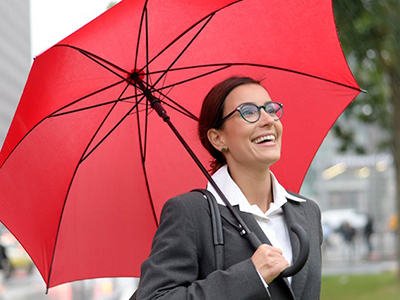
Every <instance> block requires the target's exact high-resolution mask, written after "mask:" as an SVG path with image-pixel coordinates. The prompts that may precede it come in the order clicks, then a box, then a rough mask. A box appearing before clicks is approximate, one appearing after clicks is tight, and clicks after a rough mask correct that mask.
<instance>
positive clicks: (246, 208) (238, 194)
mask: <svg viewBox="0 0 400 300" xmlns="http://www.w3.org/2000/svg"><path fill="white" fill-rule="evenodd" d="M270 173H271V176H272V188H273V195H274V202H273V203H271V205H270V208H269V210H268V211H267V212H266V213H265V214H264V213H263V212H262V211H261V209H260V208H259V207H258V206H257V205H250V203H249V202H248V201H247V199H246V197H245V196H244V194H243V193H242V191H241V190H240V188H239V187H238V185H237V184H236V183H235V182H234V181H233V179H232V177H231V176H230V175H229V172H228V166H227V165H224V166H222V167H221V168H219V169H218V171H217V172H215V173H214V175H213V176H212V178H213V179H214V181H215V183H216V184H217V185H218V187H219V188H220V189H221V191H222V192H223V193H224V195H225V197H226V198H227V199H228V200H229V202H230V203H231V205H232V206H234V205H239V210H240V211H242V212H248V213H251V214H255V215H258V216H262V217H265V216H267V215H270V214H273V213H274V212H276V211H278V210H279V209H280V208H281V207H282V206H283V205H284V204H285V203H286V202H287V199H289V200H293V201H297V202H305V201H306V200H304V199H301V198H298V197H296V196H294V195H291V194H289V193H288V192H287V191H286V190H285V188H284V187H283V186H282V185H280V183H279V182H278V180H277V179H276V177H275V175H274V174H273V173H272V172H271V171H270ZM207 189H208V190H209V191H211V192H212V193H213V195H214V196H215V198H216V200H217V203H218V204H222V205H225V203H224V202H223V201H222V199H221V198H220V197H219V195H218V194H217V192H216V191H215V189H214V188H213V187H212V185H211V184H210V183H208V185H207Z"/></svg>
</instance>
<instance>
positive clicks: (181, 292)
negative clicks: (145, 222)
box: [137, 198, 269, 300]
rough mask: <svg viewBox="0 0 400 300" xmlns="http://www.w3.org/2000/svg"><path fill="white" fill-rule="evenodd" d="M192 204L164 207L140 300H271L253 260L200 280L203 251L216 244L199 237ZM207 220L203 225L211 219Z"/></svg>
mask: <svg viewBox="0 0 400 300" xmlns="http://www.w3.org/2000/svg"><path fill="white" fill-rule="evenodd" d="M188 202H189V201H180V200H179V198H173V199H171V200H169V201H168V202H167V203H166V204H165V205H164V208H163V211H162V214H161V222H160V226H159V228H158V230H157V232H156V234H155V237H154V240H153V245H152V251H151V254H150V256H149V258H148V259H147V260H146V261H145V262H144V263H143V264H142V269H141V278H140V283H139V288H138V293H137V299H138V300H150V299H163V300H167V299H173V300H184V299H191V300H196V299H199V300H200V299H201V300H211V299H212V300H215V299H218V300H225V299H226V300H231V299H269V296H268V293H267V291H266V290H265V288H264V286H263V284H262V282H261V280H260V278H259V276H258V273H257V270H256V268H255V267H254V264H253V263H252V261H251V259H246V260H244V261H242V262H240V263H238V264H236V265H233V266H231V267H229V268H228V269H227V270H217V271H214V272H212V273H210V274H209V275H208V276H207V277H206V278H203V279H199V278H198V274H199V268H200V263H199V247H202V246H204V244H205V245H208V246H210V245H211V247H212V244H208V243H204V241H202V240H200V239H199V235H198V234H196V231H197V230H198V229H199V228H202V226H197V227H196V223H195V222H199V218H196V219H195V220H194V219H193V214H192V212H191V210H193V208H192V207H189V205H190V203H189V204H188ZM203 217H204V218H203V222H206V221H208V219H209V218H210V217H209V215H208V214H203ZM198 227H199V228H198Z"/></svg>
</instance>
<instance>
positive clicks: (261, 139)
mask: <svg viewBox="0 0 400 300" xmlns="http://www.w3.org/2000/svg"><path fill="white" fill-rule="evenodd" d="M265 141H269V142H274V141H275V136H273V135H266V136H262V137H260V138H258V139H255V140H254V141H253V143H254V144H259V143H262V142H265Z"/></svg>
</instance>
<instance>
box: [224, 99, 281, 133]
mask: <svg viewBox="0 0 400 300" xmlns="http://www.w3.org/2000/svg"><path fill="white" fill-rule="evenodd" d="M271 103H273V104H277V105H278V106H279V109H280V110H281V111H282V115H281V116H280V117H279V118H278V119H274V121H279V120H280V119H281V118H282V117H283V104H282V103H279V102H275V101H268V102H267V103H265V104H264V105H260V106H258V105H257V104H254V103H243V104H240V105H239V106H238V107H236V108H235V109H234V110H233V111H231V112H230V113H229V114H227V115H226V116H225V117H223V118H222V119H221V121H219V122H218V124H217V125H216V127H219V126H221V125H222V124H223V123H224V122H225V121H226V120H227V119H228V118H229V117H231V116H232V115H233V114H234V113H235V112H237V111H238V112H239V114H240V116H241V117H242V119H243V120H245V121H246V122H248V123H251V124H252V123H256V122H257V121H258V120H260V117H261V112H260V110H261V108H263V109H264V111H265V112H266V113H267V114H269V113H268V112H267V111H266V108H267V105H269V104H271ZM249 104H251V105H254V106H255V107H257V111H258V118H257V120H255V121H249V120H247V119H246V118H245V117H244V116H243V115H242V112H241V111H240V109H241V108H242V107H243V106H245V105H249ZM269 115H270V114H269Z"/></svg>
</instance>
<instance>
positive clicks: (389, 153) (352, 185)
mask: <svg viewBox="0 0 400 300" xmlns="http://www.w3.org/2000/svg"><path fill="white" fill-rule="evenodd" d="M84 2H85V4H82V1H68V3H69V4H68V6H69V7H70V8H71V12H68V10H67V8H66V7H67V6H65V7H63V5H65V4H61V1H44V0H42V1H41V0H32V1H29V0H18V1H15V0H0V146H1V145H2V143H3V141H4V138H5V136H6V134H7V130H8V128H9V126H10V123H11V120H12V117H13V114H14V112H15V109H16V107H17V104H18V101H19V98H20V96H21V93H22V91H23V87H24V85H25V82H26V79H27V76H28V74H29V70H30V67H31V64H32V61H33V58H34V57H35V55H38V54H39V53H40V52H42V51H44V50H46V48H48V47H50V46H51V45H52V44H54V43H56V42H58V41H59V40H61V39H62V38H64V37H65V36H66V35H68V34H70V33H72V32H73V31H74V30H76V29H78V28H79V27H80V26H82V25H84V24H85V23H86V22H88V21H90V20H91V19H93V18H94V17H96V16H97V15H99V14H101V13H102V12H103V11H105V10H106V9H107V8H108V7H109V6H110V5H112V4H113V1H108V0H105V1H87V0H84ZM114 2H115V1H114ZM339 2H340V1H334V4H335V3H336V4H335V5H334V8H335V9H336V10H338V11H341V10H343V11H345V10H346V11H351V9H354V11H355V12H357V13H358V14H359V15H360V16H361V15H362V16H363V17H364V19H363V20H360V19H356V17H354V16H352V17H350V16H345V15H344V14H340V16H338V17H337V22H338V31H339V37H340V38H341V41H342V42H344V43H343V48H344V51H345V55H346V57H347V59H348V61H349V65H350V67H351V68H352V71H353V72H354V73H355V77H356V79H357V80H360V82H359V84H360V86H361V87H362V88H365V89H367V90H368V93H366V94H362V95H360V96H359V97H358V98H357V99H356V101H355V103H353V104H352V105H351V107H349V108H348V109H347V110H346V112H345V113H344V114H343V116H341V117H340V118H339V120H338V121H337V124H336V125H335V127H334V128H333V129H332V130H331V132H330V133H329V134H328V135H327V137H326V139H325V141H324V142H323V144H322V145H321V148H320V150H319V151H318V153H317V155H316V157H315V159H314V161H313V163H312V164H311V166H310V169H309V171H308V173H307V176H306V178H305V181H304V184H303V187H302V190H301V194H303V195H304V196H306V197H309V198H312V199H314V200H315V201H316V202H317V203H318V204H319V206H320V208H321V210H322V222H323V230H324V244H323V248H322V250H323V275H324V276H331V275H332V276H333V275H341V276H342V275H343V276H345V275H349V274H382V273H387V272H392V273H395V274H397V273H398V272H399V271H398V257H399V254H398V243H399V238H398V213H397V211H398V200H397V199H398V192H397V186H398V181H397V179H396V178H397V177H396V163H398V156H397V155H396V153H397V152H396V148H395V144H394V142H393V141H394V138H393V136H394V135H395V133H396V128H397V127H396V124H393V122H390V121H387V120H389V119H390V118H394V117H393V115H391V113H390V111H391V109H392V108H393V107H392V106H393V104H392V102H391V101H394V100H393V99H396V100H397V102H400V101H399V98H396V97H397V96H396V95H398V94H399V91H398V89H399V86H397V90H395V89H393V88H392V85H391V84H392V82H395V76H399V75H396V74H398V71H397V73H396V74H395V75H393V74H392V73H390V72H389V71H390V70H391V69H390V68H394V67H397V69H399V67H400V65H399V64H397V65H394V67H393V66H392V64H394V63H399V60H398V57H394V56H393V55H394V54H393V53H396V52H395V51H396V49H397V50H398V48H399V45H397V46H396V47H397V48H396V47H395V46H393V45H392V44H390V43H389V42H386V43H384V46H382V45H378V46H377V45H375V44H374V43H372V42H371V41H369V40H368V41H367V40H366V39H365V40H363V39H364V38H363V34H364V35H365V34H366V35H367V34H368V32H367V31H366V30H367V29H366V27H368V26H369V27H370V28H371V27H372V28H374V26H380V25H382V24H383V23H382V24H381V23H379V24H380V25H379V24H376V23H374V22H375V21H377V20H381V18H385V17H384V16H381V15H380V14H383V13H386V14H387V15H386V19H387V20H388V21H389V22H391V23H389V24H388V26H387V27H388V29H386V30H389V31H388V32H389V33H387V32H384V31H383V29H380V30H379V34H381V35H382V36H381V39H382V40H384V39H385V38H386V35H390V34H392V39H393V40H394V38H393V37H394V36H396V32H397V33H398V32H399V28H400V26H399V22H398V21H394V19H391V16H392V15H391V14H390V13H391V11H390V10H389V8H390V5H392V4H393V2H392V1H380V3H381V5H386V6H385V7H386V10H385V9H384V8H385V7H383V8H382V7H375V6H374V5H373V4H372V2H371V1H356V2H359V4H358V5H359V6H357V7H343V6H342V7H341V6H340V5H341V4H340V3H339ZM382 3H383V4H382ZM46 5H47V6H46ZM354 5H355V6H356V4H354ZM350 6H351V5H350ZM46 7H47V8H46ZM57 9H59V10H60V11H63V13H64V16H65V17H66V19H67V20H66V21H64V22H68V20H71V21H70V22H71V23H73V22H74V24H72V25H71V26H75V27H74V28H72V27H71V28H64V27H63V26H62V25H58V26H57V25H52V24H51V23H49V22H50V21H48V23H46V21H45V20H46V16H49V15H52V14H54V16H53V20H54V19H57V16H56V11H57ZM357 9H358V11H357ZM378 9H381V10H378ZM336 10H335V12H336V14H338V12H337V11H336ZM397 11H399V8H398V4H397ZM77 12H81V14H82V16H81V18H78V17H77V16H78V15H80V14H79V13H77ZM69 13H70V14H69ZM368 13H369V14H368ZM74 16H75V19H74V18H73V17H74ZM368 16H369V19H368V18H367V17H368ZM346 17H347V18H348V19H347V21H344V19H343V18H346ZM352 19H354V20H352ZM49 20H50V19H49ZM72 20H74V21H72ZM40 21H42V22H40ZM79 22H80V23H79ZM352 22H353V23H352ZM363 22H364V23H363ZM381 22H383V21H382V20H381ZM349 24H350V25H349ZM352 26H353V27H355V29H356V30H355V31H354V32H351V28H352ZM50 28H51V29H52V30H53V31H55V32H56V33H58V35H54V36H52V34H53V33H52V32H51V31H50ZM391 28H392V30H393V33H392V32H391V31H390V30H391ZM68 30H69V31H68ZM341 30H342V31H341ZM363 30H364V31H366V32H364V31H363ZM396 30H397V31H396ZM40 32H42V36H41V34H40ZM341 33H342V34H341ZM43 35H44V36H43ZM370 35H371V34H370ZM348 36H357V38H354V42H353V43H354V44H351V45H350V42H349V41H348V39H349V38H348ZM389 41H390V39H389ZM46 43H47V44H46ZM355 44H357V45H359V46H360V45H362V47H361V46H360V47H356V46H355ZM397 44H398V43H397ZM346 47H348V48H349V49H350V48H351V49H356V52H354V51H353V52H351V51H350V50H349V51H348V52H346V50H347V48H346ZM385 47H386V48H385ZM393 47H394V49H395V50H393V49H392V48H393ZM357 51H358V52H357ZM393 51H394V52H393ZM398 53H399V52H397V56H398V55H399V54H398ZM382 65H384V66H385V67H386V69H385V70H386V71H385V70H382V69H381V68H380V67H379V66H382ZM387 70H389V71H387ZM385 72H386V73H385ZM388 72H389V73H390V74H392V75H390V74H389V73H388ZM378 75H379V76H380V77H379V76H378ZM390 76H392V77H390ZM397 78H400V76H399V77H397ZM399 82H400V81H399ZM374 101H375V102H374ZM377 111H380V112H381V114H380V115H378V112H377ZM383 113H387V115H386V116H387V117H384V116H385V115H384V114H383ZM399 119H400V118H399ZM397 131H400V130H398V128H397ZM305 139H306V137H305ZM0 197H1V195H0ZM0 234H1V236H0V245H1V250H2V251H3V252H4V253H5V254H6V256H7V257H8V261H4V260H3V262H2V263H1V268H2V270H1V271H0V300H2V299H4V300H6V299H7V300H17V299H38V300H41V299H52V300H53V299H54V300H58V299H68V300H69V299H74V300H78V299H93V300H101V299H128V298H129V297H130V295H131V294H132V293H133V292H134V290H135V289H136V287H137V282H138V279H135V278H105V279H96V280H85V281H80V282H75V283H68V284H64V285H61V286H59V287H55V288H52V289H50V291H49V292H48V294H47V295H46V287H45V284H44V282H43V280H42V278H41V276H40V274H39V273H38V271H37V270H36V268H35V266H34V265H33V263H32V261H31V260H30V258H29V256H28V255H27V254H26V253H25V252H24V250H23V248H22V247H21V246H20V245H19V244H18V242H17V241H16V240H15V239H14V238H13V237H12V235H10V234H9V233H8V232H7V230H6V228H4V227H1V228H0ZM396 276H397V277H398V275H396ZM398 299H400V296H399V298H398Z"/></svg>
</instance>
